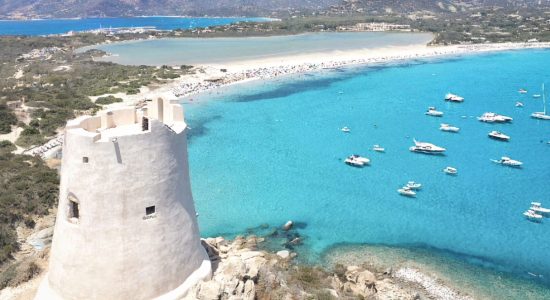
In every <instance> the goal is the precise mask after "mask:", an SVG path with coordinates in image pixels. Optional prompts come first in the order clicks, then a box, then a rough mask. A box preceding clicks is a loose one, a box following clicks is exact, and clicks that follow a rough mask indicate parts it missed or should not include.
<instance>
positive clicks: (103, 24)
mask: <svg viewBox="0 0 550 300" xmlns="http://www.w3.org/2000/svg"><path fill="white" fill-rule="evenodd" d="M261 20H266V19H265V18H187V17H138V18H89V19H46V20H24V21H12V20H0V35H48V34H60V33H67V32H69V31H85V30H92V29H99V28H109V27H113V28H116V27H143V26H153V27H155V28H156V29H159V30H171V29H178V28H181V29H192V28H197V27H208V26H216V25H226V24H231V23H235V22H239V21H261Z"/></svg>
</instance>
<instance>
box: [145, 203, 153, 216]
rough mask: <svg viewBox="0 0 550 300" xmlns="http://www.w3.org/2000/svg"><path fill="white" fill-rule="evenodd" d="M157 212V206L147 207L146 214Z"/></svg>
mask: <svg viewBox="0 0 550 300" xmlns="http://www.w3.org/2000/svg"><path fill="white" fill-rule="evenodd" d="M154 214H155V206H154V205H153V206H147V207H146V208H145V215H146V216H151V215H154Z"/></svg>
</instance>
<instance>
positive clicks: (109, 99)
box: [95, 96, 122, 105]
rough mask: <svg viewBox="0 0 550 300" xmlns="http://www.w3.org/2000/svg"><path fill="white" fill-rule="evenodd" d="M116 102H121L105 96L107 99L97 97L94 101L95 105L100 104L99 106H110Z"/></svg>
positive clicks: (119, 99)
mask: <svg viewBox="0 0 550 300" xmlns="http://www.w3.org/2000/svg"><path fill="white" fill-rule="evenodd" d="M116 102H122V99H121V98H117V97H114V96H107V97H99V98H97V100H96V101H95V103H96V104H101V105H106V104H111V103H116Z"/></svg>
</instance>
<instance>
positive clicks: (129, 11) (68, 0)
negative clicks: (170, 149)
mask: <svg viewBox="0 0 550 300" xmlns="http://www.w3.org/2000/svg"><path fill="white" fill-rule="evenodd" d="M339 2H340V0H157V1H154V0H89V1H87V0H5V1H0V16H2V15H3V16H11V17H18V16H21V17H22V16H40V17H114V16H140V15H189V16H205V15H215V16H242V15H247V16H255V15H269V14H270V13H271V12H284V11H288V10H295V9H299V10H322V9H324V8H326V7H328V6H329V5H331V4H337V3H339Z"/></svg>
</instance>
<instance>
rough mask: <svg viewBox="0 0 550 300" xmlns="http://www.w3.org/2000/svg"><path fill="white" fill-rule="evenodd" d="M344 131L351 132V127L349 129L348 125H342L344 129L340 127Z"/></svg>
mask: <svg viewBox="0 0 550 300" xmlns="http://www.w3.org/2000/svg"><path fill="white" fill-rule="evenodd" d="M340 130H341V131H342V132H345V133H349V132H351V129H349V128H348V127H347V126H344V127H342V129H340Z"/></svg>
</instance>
